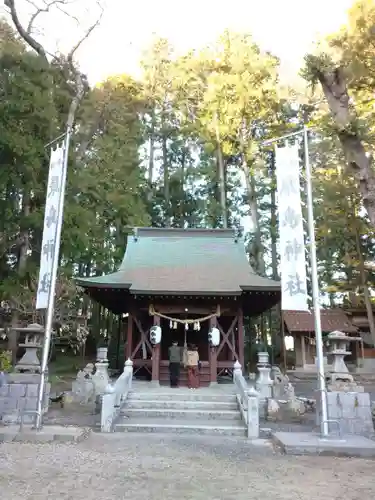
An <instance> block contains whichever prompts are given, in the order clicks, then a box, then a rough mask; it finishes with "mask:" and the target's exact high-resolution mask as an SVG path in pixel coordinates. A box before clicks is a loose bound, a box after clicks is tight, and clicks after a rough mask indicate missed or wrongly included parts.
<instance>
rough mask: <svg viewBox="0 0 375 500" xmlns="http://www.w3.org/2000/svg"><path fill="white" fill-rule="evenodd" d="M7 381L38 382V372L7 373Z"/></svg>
mask: <svg viewBox="0 0 375 500" xmlns="http://www.w3.org/2000/svg"><path fill="white" fill-rule="evenodd" d="M8 381H9V382H10V383H14V384H39V381H40V375H39V374H38V373H9V375H8Z"/></svg>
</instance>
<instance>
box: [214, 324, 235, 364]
mask: <svg viewBox="0 0 375 500" xmlns="http://www.w3.org/2000/svg"><path fill="white" fill-rule="evenodd" d="M237 321H238V316H237V315H236V316H235V317H234V319H233V321H232V323H231V325H230V327H229V330H228V331H227V332H224V330H223V328H222V327H221V325H220V323H219V321H218V322H217V327H218V329H219V330H220V332H221V334H222V336H223V340H222V341H221V343H220V345H219V347H218V349H217V356H219V354H220V353H221V351H222V349H223V347H224V345H225V344H227V346H228V347H229V349H230V350H231V351H232V353H233V355H234V357H235V359H238V354H237V352H236V348H235V346H234V345H233V344H232V342H231V341H230V340H229V336H230V335H231V333H232V332H233V329H234V327H235V326H236V323H237Z"/></svg>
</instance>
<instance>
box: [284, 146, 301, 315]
mask: <svg viewBox="0 0 375 500" xmlns="http://www.w3.org/2000/svg"><path fill="white" fill-rule="evenodd" d="M276 179H277V195H278V209H279V236H280V271H281V286H282V295H281V308H282V309H283V310H290V311H308V310H309V309H308V304H307V287H306V261H305V241H304V235H303V219H302V207H301V193H300V183H299V154H298V144H296V145H293V146H285V147H283V148H276Z"/></svg>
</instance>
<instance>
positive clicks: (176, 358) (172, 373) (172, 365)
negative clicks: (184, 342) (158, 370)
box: [168, 341, 182, 387]
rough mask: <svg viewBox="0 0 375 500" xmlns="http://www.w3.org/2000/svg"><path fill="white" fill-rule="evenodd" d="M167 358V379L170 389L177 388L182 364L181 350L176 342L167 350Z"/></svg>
mask: <svg viewBox="0 0 375 500" xmlns="http://www.w3.org/2000/svg"><path fill="white" fill-rule="evenodd" d="M168 357H169V379H170V384H171V387H178V385H179V382H180V368H181V362H182V350H181V347H180V346H179V345H178V342H176V341H174V342H172V345H171V346H170V348H169V350H168Z"/></svg>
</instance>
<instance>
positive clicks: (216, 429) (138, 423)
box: [115, 417, 246, 436]
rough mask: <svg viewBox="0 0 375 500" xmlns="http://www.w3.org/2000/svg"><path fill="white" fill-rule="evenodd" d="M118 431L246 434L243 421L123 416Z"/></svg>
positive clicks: (117, 427)
mask: <svg viewBox="0 0 375 500" xmlns="http://www.w3.org/2000/svg"><path fill="white" fill-rule="evenodd" d="M115 431H116V432H149V433H157V432H159V433H173V434H207V435H225V436H245V434H246V429H245V426H244V424H243V423H237V422H233V421H231V420H230V421H226V420H223V421H215V420H211V421H210V420H202V421H197V420H182V421H176V420H166V419H164V418H161V419H148V418H145V419H135V420H134V421H133V420H132V419H126V418H124V417H123V418H122V419H121V420H120V421H119V422H118V423H117V424H116V426H115Z"/></svg>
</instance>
